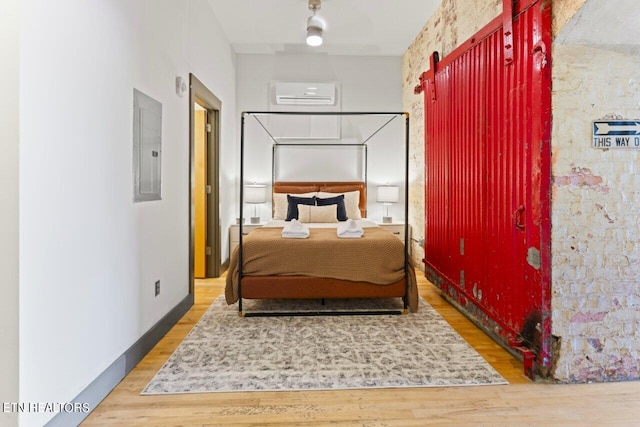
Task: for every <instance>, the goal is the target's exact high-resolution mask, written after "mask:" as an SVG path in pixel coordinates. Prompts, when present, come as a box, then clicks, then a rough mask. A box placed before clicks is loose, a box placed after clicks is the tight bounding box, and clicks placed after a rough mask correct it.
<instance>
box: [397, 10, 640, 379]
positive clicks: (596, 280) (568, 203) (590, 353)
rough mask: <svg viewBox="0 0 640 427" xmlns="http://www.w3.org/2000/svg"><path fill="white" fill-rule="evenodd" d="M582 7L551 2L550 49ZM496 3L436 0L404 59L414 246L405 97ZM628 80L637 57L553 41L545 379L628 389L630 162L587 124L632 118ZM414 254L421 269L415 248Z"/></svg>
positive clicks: (638, 201)
mask: <svg viewBox="0 0 640 427" xmlns="http://www.w3.org/2000/svg"><path fill="white" fill-rule="evenodd" d="M588 1H596V2H597V1H598V0H564V1H556V2H554V3H553V34H554V38H555V37H556V36H557V35H558V34H560V33H561V32H562V29H563V28H564V27H565V25H566V24H567V23H569V22H572V19H575V18H576V13H577V12H578V11H579V10H580V9H581V8H582V7H583V6H584V5H585V3H587V2H588ZM501 4H502V1H501V0H480V1H472V0H455V1H454V0H444V1H443V4H442V5H441V7H440V8H439V9H438V10H437V11H436V13H435V14H434V16H433V17H432V18H431V19H430V20H429V21H428V22H427V24H426V25H425V27H424V28H423V30H422V31H421V32H420V34H418V36H417V37H416V39H415V40H414V42H413V43H412V44H411V46H410V47H409V49H408V50H407V52H406V53H405V55H404V57H403V91H404V92H403V108H404V109H405V111H408V112H410V114H411V120H412V129H411V134H410V144H411V147H410V154H411V159H410V181H411V183H410V199H411V205H410V218H409V220H410V223H411V225H412V227H413V230H414V236H424V116H423V96H422V95H414V93H413V88H414V87H415V86H416V84H418V78H419V76H420V74H421V73H422V72H424V71H426V70H428V69H429V56H430V54H431V53H432V52H433V51H438V52H439V53H440V57H441V58H442V57H444V56H446V54H447V53H448V52H451V51H452V50H453V49H454V48H455V47H456V46H458V45H459V44H460V43H462V42H464V41H465V40H467V39H468V38H469V37H470V36H471V35H473V34H474V33H475V32H476V31H478V30H479V29H480V28H482V27H483V26H485V25H486V24H487V23H488V22H489V21H491V19H493V18H494V17H495V16H497V15H498V14H499V13H500V12H501V10H502V6H501ZM572 24H573V25H576V23H575V21H573V22H572ZM578 25H580V24H578ZM585 25H588V23H585ZM638 69H640V49H638V48H637V46H636V47H634V46H613V47H612V46H594V45H572V44H562V45H561V44H558V43H557V42H554V46H553V83H552V84H553V100H552V106H553V128H552V156H553V158H552V162H553V165H552V175H553V177H552V179H553V184H552V261H551V262H552V325H553V326H552V327H553V334H554V336H556V337H558V338H559V344H560V345H559V347H558V348H559V350H558V352H557V353H556V354H555V355H554V367H553V370H552V374H553V376H554V378H555V379H557V380H558V381H562V382H587V381H615V380H625V379H637V378H638V371H639V366H640V356H639V354H640V338H637V337H640V243H639V242H640V225H639V224H640V220H639V218H640V163H639V160H640V158H639V157H640V156H639V155H640V151H637V150H626V151H625V150H608V151H605V150H600V149H595V148H592V147H591V122H592V121H593V120H597V119H601V118H606V117H609V118H626V119H640V111H639V110H640V108H639V107H640V90H639V89H640V78H638V77H637V73H636V72H634V70H638ZM413 254H414V258H415V260H416V262H417V265H419V266H421V267H423V264H422V262H421V259H422V258H423V257H424V252H423V249H422V248H421V247H417V246H415V243H414V248H413Z"/></svg>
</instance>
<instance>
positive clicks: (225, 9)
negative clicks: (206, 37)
mask: <svg viewBox="0 0 640 427" xmlns="http://www.w3.org/2000/svg"><path fill="white" fill-rule="evenodd" d="M208 2H209V4H210V5H211V8H212V9H213V13H214V14H215V15H216V17H217V18H218V21H219V23H220V25H221V26H222V29H223V30H224V32H225V34H226V35H227V37H228V38H229V41H230V42H231V45H232V46H233V48H234V50H235V51H236V52H237V53H269V54H272V53H313V52H318V53H325V54H333V55H376V56H377V55H387V56H400V55H402V54H404V52H405V51H406V50H407V48H408V47H409V45H410V44H411V42H412V41H413V39H414V38H415V37H416V36H417V35H418V33H419V32H420V30H421V29H422V27H423V26H424V25H425V24H426V22H427V21H428V20H429V18H430V17H431V15H433V12H434V11H435V10H436V8H437V7H438V6H439V5H440V3H441V0H322V8H321V9H320V11H319V12H318V15H319V16H321V17H322V18H324V19H325V21H326V23H327V28H326V30H325V32H324V43H323V44H322V46H319V47H315V48H312V47H309V46H307V45H306V44H305V35H306V27H307V18H308V17H309V16H311V14H312V13H311V11H310V10H309V8H308V0H232V1H230V0H208Z"/></svg>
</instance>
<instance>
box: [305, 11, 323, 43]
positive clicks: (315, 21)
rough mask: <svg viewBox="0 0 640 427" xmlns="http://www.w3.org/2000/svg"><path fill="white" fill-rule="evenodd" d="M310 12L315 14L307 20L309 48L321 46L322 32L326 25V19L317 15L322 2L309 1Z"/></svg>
mask: <svg viewBox="0 0 640 427" xmlns="http://www.w3.org/2000/svg"><path fill="white" fill-rule="evenodd" d="M309 10H311V11H312V12H313V15H311V16H310V17H309V18H308V19H307V44H308V45H309V46H320V45H321V44H322V32H323V31H324V29H325V27H326V24H325V22H324V19H322V18H321V17H319V16H318V15H316V12H317V11H318V10H320V0H309Z"/></svg>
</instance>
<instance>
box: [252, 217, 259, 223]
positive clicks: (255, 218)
mask: <svg viewBox="0 0 640 427" xmlns="http://www.w3.org/2000/svg"><path fill="white" fill-rule="evenodd" d="M251 224H260V217H259V216H252V217H251Z"/></svg>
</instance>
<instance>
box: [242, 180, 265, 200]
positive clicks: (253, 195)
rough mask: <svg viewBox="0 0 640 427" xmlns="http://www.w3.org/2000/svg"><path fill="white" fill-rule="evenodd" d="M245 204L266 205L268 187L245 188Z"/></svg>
mask: <svg viewBox="0 0 640 427" xmlns="http://www.w3.org/2000/svg"><path fill="white" fill-rule="evenodd" d="M243 198H244V202H245V203H265V202H266V201H267V187H266V186H264V185H261V184H253V185H245V186H244V197H243Z"/></svg>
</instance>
